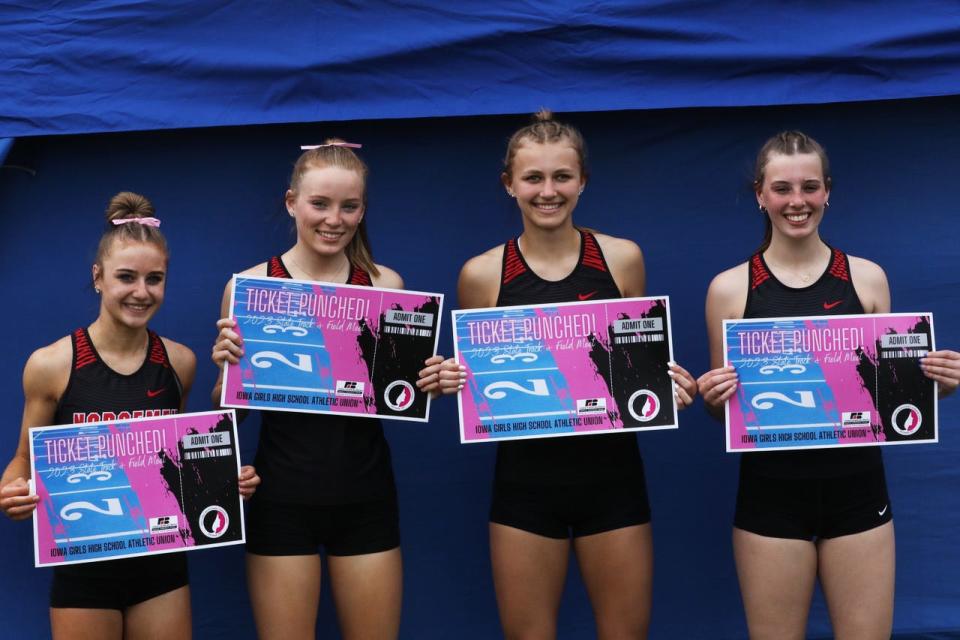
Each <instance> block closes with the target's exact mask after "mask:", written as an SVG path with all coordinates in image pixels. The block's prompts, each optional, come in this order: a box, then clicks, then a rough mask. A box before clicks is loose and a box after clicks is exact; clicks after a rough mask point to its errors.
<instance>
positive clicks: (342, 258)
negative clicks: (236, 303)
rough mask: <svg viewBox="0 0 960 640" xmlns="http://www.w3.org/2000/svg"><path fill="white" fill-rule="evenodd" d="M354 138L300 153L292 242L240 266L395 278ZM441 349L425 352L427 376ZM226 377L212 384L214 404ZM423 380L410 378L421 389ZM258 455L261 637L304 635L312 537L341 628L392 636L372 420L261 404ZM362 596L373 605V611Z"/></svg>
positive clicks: (385, 467)
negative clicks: (376, 243) (373, 225)
mask: <svg viewBox="0 0 960 640" xmlns="http://www.w3.org/2000/svg"><path fill="white" fill-rule="evenodd" d="M357 146H359V145H353V144H349V143H345V142H343V141H340V140H329V141H327V143H325V144H323V145H320V146H318V147H314V148H310V149H307V150H306V151H305V152H304V153H303V154H302V155H301V156H300V158H299V159H298V160H297V162H296V165H295V166H294V169H293V175H292V176H291V178H290V188H289V190H288V191H287V193H286V198H285V200H286V207H287V212H288V213H289V214H290V217H291V218H293V221H294V224H295V225H296V230H297V241H296V244H294V246H293V247H291V248H290V249H289V250H287V251H286V252H285V253H283V254H282V255H279V256H275V257H273V258H270V259H269V260H268V261H266V262H263V263H261V264H258V265H257V266H255V267H252V268H250V269H248V270H247V271H245V272H244V273H245V274H249V275H257V276H270V277H275V278H296V279H298V280H310V281H314V282H330V283H344V284H353V285H362V286H377V287H385V288H391V289H401V288H403V280H401V278H400V276H399V275H397V273H396V272H394V271H393V270H391V269H388V268H386V267H384V266H381V265H377V264H375V263H374V262H373V258H372V256H371V253H370V247H369V244H368V242H367V231H366V222H365V220H364V218H365V215H366V178H367V167H366V165H365V164H364V162H363V161H362V160H361V159H360V158H359V157H358V156H357V154H356V153H354V151H353V148H355V147H357ZM221 315H222V316H223V317H222V318H221V319H220V320H219V322H218V323H217V327H218V329H219V335H218V337H217V341H216V344H215V345H214V347H213V361H214V362H215V363H217V365H218V366H220V367H221V369H222V367H223V364H224V363H225V362H227V363H234V364H235V363H237V362H239V358H240V357H241V356H242V355H243V348H244V347H243V340H242V339H241V338H240V336H239V334H238V333H237V331H236V330H235V328H236V322H235V321H234V320H233V319H231V318H230V317H229V316H230V284H229V283H228V284H227V289H226V290H225V291H224V296H223V303H222V312H221ZM439 362H440V359H439V358H433V359H431V360H428V361H427V364H428V365H432V369H431V371H430V372H429V373H427V374H426V375H430V374H433V377H432V381H433V383H434V386H435V378H436V375H435V370H436V369H437V368H438V363H439ZM222 379H223V375H222V372H221V376H220V379H219V380H218V381H217V385H216V387H215V388H214V391H213V398H214V402H219V400H220V391H221V386H222ZM430 381H431V378H423V379H421V380H420V381H419V382H418V384H419V385H420V386H421V388H427V389H428V390H429V386H428V383H429V382H430ZM256 462H257V465H258V466H259V467H260V473H261V474H262V476H263V478H264V483H263V488H262V489H261V491H260V492H259V493H258V494H257V498H256V500H254V501H253V502H252V503H251V509H250V515H249V520H248V529H247V534H248V538H247V572H248V582H249V588H250V597H251V600H252V602H253V612H254V616H255V618H256V624H257V632H258V634H259V636H260V638H291V637H298V638H299V637H313V635H314V634H315V633H316V631H315V627H316V619H317V607H318V604H319V600H320V576H321V566H320V555H319V547H320V546H321V545H323V546H325V547H326V551H327V558H328V568H329V571H330V579H331V582H332V587H333V596H334V601H335V603H336V607H337V615H338V618H339V622H340V627H341V632H342V635H343V636H344V637H347V638H355V637H358V638H395V637H396V636H397V633H398V631H399V625H400V601H401V587H402V584H401V577H402V569H401V557H400V547H399V545H400V529H399V515H398V510H397V496H396V488H395V485H394V479H393V468H392V464H391V461H390V449H389V447H388V445H387V441H386V439H385V438H384V436H383V427H382V426H381V424H380V421H379V420H374V419H370V418H354V417H347V416H342V415H317V414H305V413H290V412H282V411H265V412H263V414H262V428H261V431H260V442H259V445H258V447H257V458H256ZM370 603H376V606H375V607H374V608H373V609H371V606H370Z"/></svg>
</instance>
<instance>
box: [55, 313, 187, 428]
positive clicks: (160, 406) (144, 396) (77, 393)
mask: <svg viewBox="0 0 960 640" xmlns="http://www.w3.org/2000/svg"><path fill="white" fill-rule="evenodd" d="M147 336H148V338H147V339H148V344H147V356H146V358H144V361H143V364H142V365H140V368H139V369H137V370H136V371H135V372H134V373H131V374H129V375H124V374H122V373H117V372H116V371H114V370H113V369H111V368H110V367H108V366H107V364H106V363H105V362H104V361H103V359H102V358H101V357H100V354H99V353H97V348H96V347H95V346H93V341H92V340H90V334H89V333H88V332H87V330H86V329H82V328H81V329H77V330H76V331H74V332H73V334H72V335H71V336H70V341H71V343H72V344H73V361H72V364H71V368H70V381H69V382H68V383H67V388H66V389H65V390H64V392H63V395H62V396H61V397H60V402H59V403H57V410H56V413H55V414H54V423H55V424H77V423H81V422H98V421H100V420H129V419H131V418H147V417H151V416H161V415H168V414H172V413H177V411H179V410H180V401H181V395H182V388H181V386H180V379H179V378H178V377H177V373H176V371H174V370H173V366H171V364H170V358H169V357H168V356H167V349H166V347H164V346H163V340H162V339H161V338H160V336H158V335H157V334H156V333H154V332H153V331H149V330H148V331H147Z"/></svg>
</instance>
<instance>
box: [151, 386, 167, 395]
mask: <svg viewBox="0 0 960 640" xmlns="http://www.w3.org/2000/svg"><path fill="white" fill-rule="evenodd" d="M166 390H167V388H166V387H163V388H162V389H157V390H156V391H151V390H150V389H147V397H148V398H156V397H157V396H158V395H160V394H161V393H163V392H164V391H166Z"/></svg>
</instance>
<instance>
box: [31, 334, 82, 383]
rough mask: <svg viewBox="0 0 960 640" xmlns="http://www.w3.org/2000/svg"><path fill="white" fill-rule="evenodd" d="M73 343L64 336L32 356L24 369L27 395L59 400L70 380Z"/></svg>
mask: <svg viewBox="0 0 960 640" xmlns="http://www.w3.org/2000/svg"><path fill="white" fill-rule="evenodd" d="M72 363H73V342H72V341H71V339H70V336H64V337H62V338H60V339H59V340H57V341H56V342H54V343H53V344H49V345H47V346H45V347H41V348H39V349H37V350H36V351H34V352H33V353H32V354H30V357H29V358H27V364H26V365H24V367H23V389H24V392H25V393H26V394H27V395H34V394H36V395H39V396H47V397H51V398H57V399H59V398H60V396H61V395H62V394H63V391H64V390H65V389H66V388H67V383H68V382H69V380H70V366H71V364H72Z"/></svg>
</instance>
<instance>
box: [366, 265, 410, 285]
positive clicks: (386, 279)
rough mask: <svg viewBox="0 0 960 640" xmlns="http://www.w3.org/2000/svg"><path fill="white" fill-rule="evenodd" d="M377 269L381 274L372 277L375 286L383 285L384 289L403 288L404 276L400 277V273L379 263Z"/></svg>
mask: <svg viewBox="0 0 960 640" xmlns="http://www.w3.org/2000/svg"><path fill="white" fill-rule="evenodd" d="M377 271H379V272H380V275H378V276H372V277H371V280H372V281H373V286H375V287H383V288H384V289H403V278H401V277H400V274H399V273H397V272H396V271H394V270H393V269H391V268H390V267H385V266H383V265H382V264H378V265H377ZM371 275H372V274H371Z"/></svg>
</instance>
